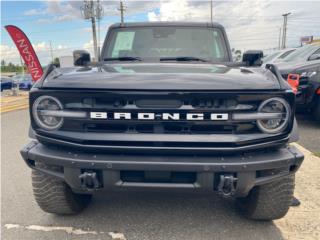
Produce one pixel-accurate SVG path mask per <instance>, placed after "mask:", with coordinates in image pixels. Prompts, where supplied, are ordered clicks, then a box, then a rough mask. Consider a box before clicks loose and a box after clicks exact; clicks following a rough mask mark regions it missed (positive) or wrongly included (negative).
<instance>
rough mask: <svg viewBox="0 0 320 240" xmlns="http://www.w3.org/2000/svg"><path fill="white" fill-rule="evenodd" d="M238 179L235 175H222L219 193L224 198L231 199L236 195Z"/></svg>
mask: <svg viewBox="0 0 320 240" xmlns="http://www.w3.org/2000/svg"><path fill="white" fill-rule="evenodd" d="M237 180H238V179H237V178H236V177H234V176H233V175H231V174H229V175H220V182H219V185H218V192H219V194H221V195H222V196H223V197H231V196H233V195H234V194H235V192H236V188H235V183H236V182H237Z"/></svg>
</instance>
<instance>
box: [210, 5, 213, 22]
mask: <svg viewBox="0 0 320 240" xmlns="http://www.w3.org/2000/svg"><path fill="white" fill-rule="evenodd" d="M212 1H213V0H210V20H211V23H212V19H213V18H212V5H213V3H212Z"/></svg>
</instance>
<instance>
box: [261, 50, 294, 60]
mask: <svg viewBox="0 0 320 240" xmlns="http://www.w3.org/2000/svg"><path fill="white" fill-rule="evenodd" d="M295 50H296V48H286V49H283V50H279V51H276V52H273V53H271V54H269V55H267V56H266V57H264V58H263V59H262V62H263V64H267V63H276V62H281V61H282V59H284V58H285V57H287V56H288V55H289V54H291V53H292V52H294V51H295Z"/></svg>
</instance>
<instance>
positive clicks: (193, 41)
mask: <svg viewBox="0 0 320 240" xmlns="http://www.w3.org/2000/svg"><path fill="white" fill-rule="evenodd" d="M108 43H109V44H108V46H107V49H106V51H105V54H104V56H103V59H116V58H123V59H124V58H125V59H127V60H128V59H131V60H142V61H143V60H156V61H159V60H169V59H170V60H174V59H172V58H180V60H181V59H182V58H183V59H182V60H196V59H198V60H206V61H215V62H227V61H228V60H229V56H228V51H227V47H226V45H225V40H224V37H223V34H222V32H221V31H220V30H219V29H217V28H204V27H203V28H200V27H194V28H193V27H139V28H138V27H136V28H135V27H130V28H119V29H115V30H114V31H112V33H111V35H110V38H109V39H108ZM181 57H182V58H181ZM186 57H187V58H186Z"/></svg>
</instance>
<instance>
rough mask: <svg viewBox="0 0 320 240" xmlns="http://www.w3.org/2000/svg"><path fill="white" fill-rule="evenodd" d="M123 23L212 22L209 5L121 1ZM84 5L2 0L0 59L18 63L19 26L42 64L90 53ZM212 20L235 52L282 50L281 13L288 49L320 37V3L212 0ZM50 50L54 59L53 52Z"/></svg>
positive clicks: (112, 8)
mask: <svg viewBox="0 0 320 240" xmlns="http://www.w3.org/2000/svg"><path fill="white" fill-rule="evenodd" d="M123 2H124V4H125V6H126V12H125V21H126V22H141V21H189V22H190V21H195V22H209V21H210V1H195V0H193V1H190V0H189V1H188V0H170V1H167V0H158V1H129V0H125V1H123ZM82 4H83V1H66V0H65V1H53V0H51V1H3V0H1V45H0V48H1V49H0V50H1V59H4V60H5V61H6V62H13V63H16V64H17V63H20V59H19V54H18V52H17V50H16V47H15V46H14V44H13V42H12V40H11V39H10V37H9V35H8V33H7V32H6V30H5V29H4V26H5V25H8V24H10V25H16V26H18V27H19V28H21V29H22V30H23V31H24V32H25V33H26V35H27V36H28V37H29V39H30V41H31V43H32V44H33V46H34V48H35V51H36V53H37V55H38V57H39V59H40V62H41V64H42V65H46V64H48V63H49V62H50V61H51V59H52V56H53V57H59V56H71V55H72V51H73V50H75V49H86V50H88V51H90V52H91V53H92V50H93V47H92V32H91V23H90V22H89V21H88V20H84V19H83V17H82V15H81V11H80V8H81V6H82ZM102 6H103V17H102V19H101V21H100V23H99V24H100V42H101V43H102V42H103V39H104V37H105V35H106V33H107V30H108V26H110V25H111V24H113V23H115V22H119V21H120V14H119V11H118V10H117V8H118V7H119V1H110V0H109V1H102ZM212 6H213V8H212V10H213V21H214V22H218V23H220V24H222V25H223V26H224V27H225V29H226V31H227V34H228V37H229V41H230V45H231V47H232V48H235V49H240V50H242V51H244V50H249V49H261V50H264V51H265V52H266V53H268V52H270V51H273V50H274V49H275V48H277V47H278V43H279V31H280V27H282V24H283V17H282V14H284V13H287V12H291V15H289V17H288V28H287V46H288V47H297V46H299V45H300V37H301V36H316V37H319V38H320V14H319V12H320V0H316V1H276V0H261V1H258V0H256V1H254V0H242V1H240V0H233V1H232V0H229V1H217V0H213V5H212ZM51 48H52V55H51V51H50V49H51Z"/></svg>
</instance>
